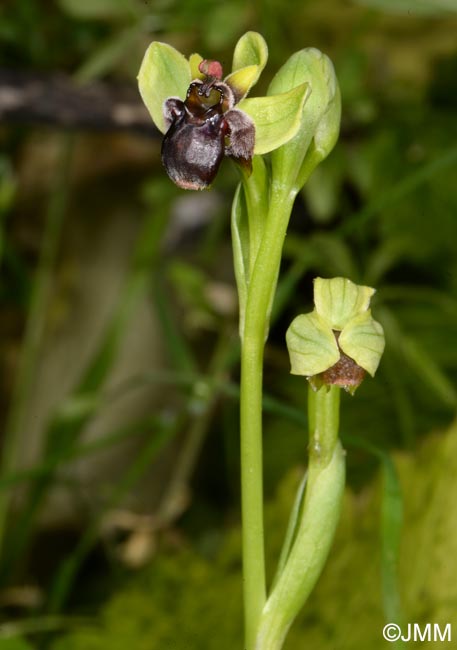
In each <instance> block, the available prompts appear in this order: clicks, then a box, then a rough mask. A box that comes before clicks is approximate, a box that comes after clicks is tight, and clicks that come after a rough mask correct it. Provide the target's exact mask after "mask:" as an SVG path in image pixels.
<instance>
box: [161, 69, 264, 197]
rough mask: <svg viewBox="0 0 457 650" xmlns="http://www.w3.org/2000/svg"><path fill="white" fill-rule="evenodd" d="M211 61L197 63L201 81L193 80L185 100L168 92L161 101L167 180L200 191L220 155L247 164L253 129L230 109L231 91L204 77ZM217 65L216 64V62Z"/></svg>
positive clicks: (212, 174)
mask: <svg viewBox="0 0 457 650" xmlns="http://www.w3.org/2000/svg"><path fill="white" fill-rule="evenodd" d="M215 63H217V62H206V61H205V62H203V64H205V65H204V67H201V68H200V69H201V70H202V71H203V72H204V73H205V74H207V76H206V79H205V80H204V81H200V80H195V81H193V82H192V83H191V84H190V86H189V89H188V91H187V97H186V99H185V101H184V102H183V101H181V100H180V99H177V98H174V97H171V98H170V99H167V100H166V102H165V104H164V117H165V122H166V124H167V126H168V131H167V132H166V134H165V136H164V139H163V143H162V162H163V164H164V166H165V169H166V170H167V173H168V175H169V177H170V178H171V180H172V181H173V182H174V183H176V185H178V186H179V187H181V188H183V189H186V190H202V189H206V188H208V187H209V186H210V184H211V183H212V181H213V180H214V178H215V176H216V174H217V172H218V170H219V167H220V164H221V162H222V159H223V157H224V156H229V157H231V158H234V159H235V160H236V161H237V162H239V163H240V164H242V165H244V166H245V167H248V168H249V169H250V166H251V160H252V156H253V152H254V141H255V128H254V123H253V122H252V120H251V118H250V117H248V116H247V115H246V114H245V113H243V112H242V111H240V110H238V109H236V108H233V106H234V104H235V99H234V93H233V91H232V90H231V88H230V87H229V86H228V85H227V84H225V83H224V82H222V81H219V79H218V77H216V76H210V75H209V74H208V73H207V71H210V72H211V73H213V74H214V70H216V71H217V74H218V76H219V68H217V67H216V66H215ZM218 65H219V66H220V64H218Z"/></svg>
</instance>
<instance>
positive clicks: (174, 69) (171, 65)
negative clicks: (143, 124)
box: [138, 41, 191, 133]
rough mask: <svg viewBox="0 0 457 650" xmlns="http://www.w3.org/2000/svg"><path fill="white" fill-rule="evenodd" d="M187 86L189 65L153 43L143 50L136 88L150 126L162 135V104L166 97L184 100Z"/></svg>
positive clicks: (174, 52) (167, 48) (164, 46)
mask: <svg viewBox="0 0 457 650" xmlns="http://www.w3.org/2000/svg"><path fill="white" fill-rule="evenodd" d="M190 82H191V71H190V65H189V61H188V60H187V59H186V58H185V56H183V55H182V54H181V53H180V52H178V50H175V48H174V47H171V45H167V44H166V43H160V42H158V41H154V42H153V43H151V45H150V46H149V47H148V49H147V50H146V53H145V55H144V58H143V61H142V63H141V67H140V71H139V73H138V86H139V89H140V95H141V97H142V99H143V102H144V103H145V105H146V108H147V109H148V111H149V113H150V115H151V117H152V119H153V121H154V124H155V125H156V127H157V128H158V129H159V131H161V132H162V133H165V131H166V126H165V121H164V117H163V104H164V102H165V100H166V99H168V98H169V97H179V98H180V99H184V98H185V97H186V93H187V89H188V87H189V84H190Z"/></svg>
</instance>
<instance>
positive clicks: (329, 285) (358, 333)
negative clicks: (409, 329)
mask: <svg viewBox="0 0 457 650" xmlns="http://www.w3.org/2000/svg"><path fill="white" fill-rule="evenodd" d="M374 292H375V290H374V289H372V288H371V287H364V286H359V285H356V284H354V283H353V282H351V281H350V280H347V279H346V278H333V279H331V280H324V279H323V278H316V279H315V280H314V306H315V307H314V311H312V312H311V313H309V314H302V315H300V316H297V318H295V319H294V320H293V321H292V324H291V325H290V327H289V329H288V330H287V334H286V341H287V347H288V349H289V355H290V360H291V366H292V368H291V372H292V374H294V375H304V376H305V377H313V376H315V375H318V374H321V373H323V372H325V371H327V370H328V369H329V368H331V367H332V366H334V365H335V364H336V363H337V362H339V361H340V359H341V356H342V353H344V355H347V357H350V359H351V360H353V361H355V363H356V364H357V366H359V367H360V368H362V369H363V370H366V371H367V372H368V373H369V374H370V375H372V376H373V375H374V374H375V372H376V369H377V367H378V365H379V361H380V359H381V356H382V353H383V351H384V333H383V329H382V326H381V325H380V324H379V323H378V322H377V321H375V320H374V319H373V318H372V316H371V311H370V309H369V304H370V299H371V296H372V295H373V294H374ZM348 383H349V382H348Z"/></svg>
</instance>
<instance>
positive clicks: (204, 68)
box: [198, 59, 223, 79]
mask: <svg viewBox="0 0 457 650" xmlns="http://www.w3.org/2000/svg"><path fill="white" fill-rule="evenodd" d="M198 69H199V70H200V72H201V73H202V74H205V75H206V76H207V77H212V78H213V79H222V74H223V72H222V65H221V64H220V63H219V61H210V60H209V59H203V61H201V62H200V64H199V66H198Z"/></svg>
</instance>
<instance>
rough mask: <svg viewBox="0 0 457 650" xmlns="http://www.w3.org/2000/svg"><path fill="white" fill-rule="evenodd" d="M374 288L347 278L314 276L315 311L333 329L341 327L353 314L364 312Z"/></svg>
mask: <svg viewBox="0 0 457 650" xmlns="http://www.w3.org/2000/svg"><path fill="white" fill-rule="evenodd" d="M374 293H375V289H372V288H371V287H364V286H360V285H357V284H354V282H351V281H350V280H348V279H347V278H331V279H330V280H328V279H324V278H315V280H314V305H315V307H316V311H317V313H318V314H319V316H321V317H322V318H323V319H324V320H325V321H326V323H328V325H329V326H330V327H331V328H332V329H334V330H342V329H343V327H345V325H346V324H347V323H348V322H349V321H350V320H351V319H352V318H354V317H355V316H357V315H358V314H360V313H362V312H366V311H367V309H368V307H369V305H370V299H371V296H372V295H373V294H374Z"/></svg>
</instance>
